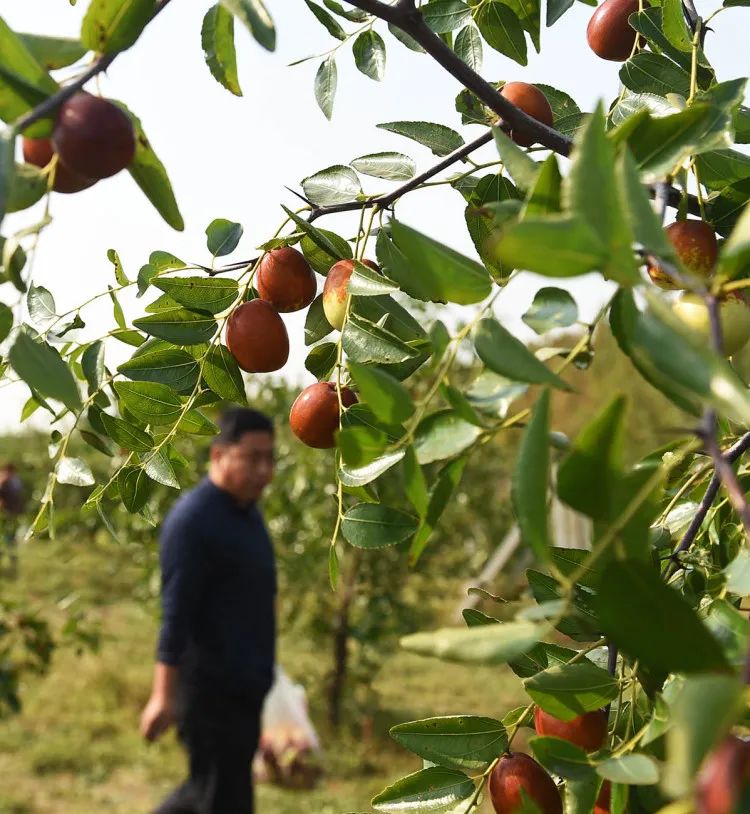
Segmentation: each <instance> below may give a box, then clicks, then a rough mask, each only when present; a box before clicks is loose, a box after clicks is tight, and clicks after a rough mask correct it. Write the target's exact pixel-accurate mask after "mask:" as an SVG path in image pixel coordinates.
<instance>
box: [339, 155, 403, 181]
mask: <svg viewBox="0 0 750 814" xmlns="http://www.w3.org/2000/svg"><path fill="white" fill-rule="evenodd" d="M350 163H351V165H352V167H354V169H355V170H357V172H361V173H362V174H363V175H372V176H373V177H374V178H384V179H385V180H386V181H408V180H409V179H410V178H413V177H414V173H415V171H416V164H415V163H414V160H413V159H411V158H409V156H408V155H404V154H403V153H394V152H389V153H371V154H370V155H363V156H360V157H359V158H355V159H353V160H352V161H351V162H350Z"/></svg>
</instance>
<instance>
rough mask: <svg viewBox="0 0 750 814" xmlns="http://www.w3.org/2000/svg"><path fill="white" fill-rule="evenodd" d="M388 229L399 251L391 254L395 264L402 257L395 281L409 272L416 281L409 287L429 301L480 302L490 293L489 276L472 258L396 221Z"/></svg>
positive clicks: (463, 303) (465, 303)
mask: <svg viewBox="0 0 750 814" xmlns="http://www.w3.org/2000/svg"><path fill="white" fill-rule="evenodd" d="M391 233H392V236H393V243H394V245H395V246H396V248H397V249H398V250H399V252H400V255H398V256H395V257H394V258H393V259H394V260H395V265H396V266H397V267H398V266H399V265H400V264H401V257H403V259H404V260H405V264H401V267H400V269H399V273H398V274H397V275H396V277H395V278H394V279H396V280H397V281H398V280H399V279H403V278H404V277H406V276H411V278H412V281H415V280H416V281H417V282H416V283H414V282H412V286H411V288H412V290H414V288H416V289H418V290H419V291H420V293H421V294H422V295H423V296H425V295H426V298H429V299H431V300H433V301H438V302H444V301H447V302H455V303H458V304H461V305H467V304H470V303H475V302H480V301H481V300H483V299H484V298H485V297H486V296H487V295H488V294H489V293H490V289H491V287H492V283H491V280H490V277H489V275H488V274H487V271H486V269H484V268H483V267H482V266H481V265H479V263H477V262H476V261H474V260H470V259H469V258H468V257H465V256H464V255H462V254H459V253H458V252H457V251H455V250H454V249H451V248H449V247H448V246H445V245H444V244H442V243H438V242H437V241H436V240H433V239H432V238H430V237H427V235H424V234H422V233H420V232H417V231H416V230H415V229H412V228H411V227H409V226H406V225H405V224H403V223H400V222H398V221H394V222H393V223H392V224H391Z"/></svg>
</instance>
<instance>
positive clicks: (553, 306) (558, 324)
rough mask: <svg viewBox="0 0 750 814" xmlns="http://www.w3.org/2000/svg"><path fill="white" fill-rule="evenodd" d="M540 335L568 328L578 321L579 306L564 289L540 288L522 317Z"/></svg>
mask: <svg viewBox="0 0 750 814" xmlns="http://www.w3.org/2000/svg"><path fill="white" fill-rule="evenodd" d="M522 319H523V321H524V322H525V323H526V324H527V325H528V326H529V328H531V329H532V330H534V331H536V332H537V333H538V334H543V333H546V332H547V331H551V330H553V329H554V328H567V327H569V326H570V325H573V324H575V322H577V320H578V305H577V304H576V301H575V300H574V299H573V297H572V296H571V294H570V293H569V292H568V291H566V290H565V289H564V288H549V287H545V288H540V289H539V290H538V291H537V292H536V294H535V295H534V301H533V302H532V303H531V305H530V306H529V309H528V311H526V313H525V314H524V315H523V317H522Z"/></svg>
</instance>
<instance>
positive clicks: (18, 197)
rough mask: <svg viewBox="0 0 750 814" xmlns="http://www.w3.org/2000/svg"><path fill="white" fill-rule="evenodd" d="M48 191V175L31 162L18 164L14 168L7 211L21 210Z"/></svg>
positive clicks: (31, 204) (6, 205) (6, 206)
mask: <svg viewBox="0 0 750 814" xmlns="http://www.w3.org/2000/svg"><path fill="white" fill-rule="evenodd" d="M46 192H47V176H46V175H45V174H44V173H43V172H42V171H41V170H40V169H39V168H38V167H34V166H33V165H30V164H18V165H17V166H16V167H15V169H14V170H13V177H12V179H11V182H10V190H9V192H8V197H7V200H6V203H5V211H6V212H21V211H22V210H24V209H28V208H29V207H30V206H33V205H34V204H35V203H36V202H37V201H39V200H41V199H42V197H43V196H44V194H45V193H46Z"/></svg>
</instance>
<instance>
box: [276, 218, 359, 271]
mask: <svg viewBox="0 0 750 814" xmlns="http://www.w3.org/2000/svg"><path fill="white" fill-rule="evenodd" d="M281 208H282V209H283V210H284V212H286V214H287V215H288V216H289V217H290V218H291V219H292V220H293V221H294V222H295V224H296V225H297V226H298V227H299V228H300V229H301V230H302V231H303V232H304V233H305V237H303V238H302V243H301V245H302V250H303V253H304V254H305V258H306V259H307V261H308V262H309V263H310V265H311V266H312V267H313V268H314V269H315V270H316V271H318V273H319V274H323V275H326V274H328V270H329V269H330V268H331V266H332V265H333V263H335V262H336V260H344V259H347V258H350V257H351V256H352V249H351V246H349V244H348V243H347V242H346V241H345V240H344V239H343V238H342V237H339V235H334V233H333V232H329V231H327V230H326V229H318V228H317V227H315V226H313V225H312V223H308V222H307V221H306V220H304V219H303V218H301V217H300V216H299V215H297V214H295V213H294V212H292V210H291V209H287V208H286V207H285V206H284V205H282V207H281ZM334 238H336V239H334ZM306 241H307V244H306ZM310 242H312V243H314V244H315V245H316V246H317V247H318V248H319V249H320V250H322V252H323V254H324V255H326V256H327V257H332V258H334V260H333V262H332V263H331V264H330V265H328V266H327V267H325V270H323V268H322V267H321V268H319V267H318V265H316V261H317V263H318V264H320V263H321V261H322V258H318V256H312V255H311V254H310V252H309V251H308V248H306V245H307V247H309V246H310ZM344 246H346V248H344Z"/></svg>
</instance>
